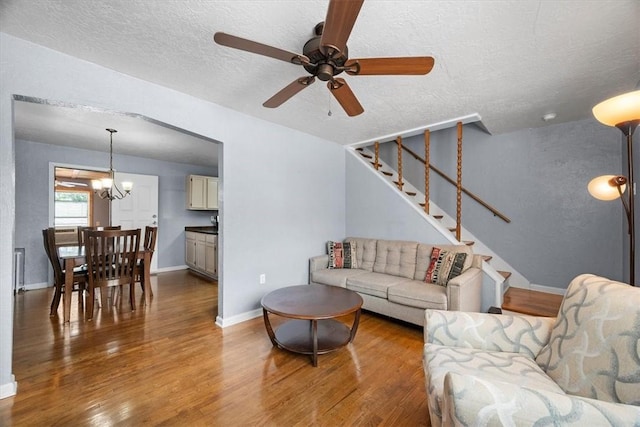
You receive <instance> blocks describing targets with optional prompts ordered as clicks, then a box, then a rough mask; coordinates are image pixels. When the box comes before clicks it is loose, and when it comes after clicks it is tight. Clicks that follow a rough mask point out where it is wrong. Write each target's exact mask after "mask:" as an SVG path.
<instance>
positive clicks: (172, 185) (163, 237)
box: [16, 140, 218, 285]
mask: <svg viewBox="0 0 640 427" xmlns="http://www.w3.org/2000/svg"><path fill="white" fill-rule="evenodd" d="M203 144H211V149H212V150H217V149H218V146H217V145H216V144H213V143H208V142H204V141H203ZM105 155H106V153H100V152H95V151H89V150H79V149H75V148H69V147H60V146H55V145H48V144H42V143H37V142H30V141H20V140H19V141H16V247H24V248H25V252H26V255H25V284H27V285H30V284H40V283H43V282H46V281H47V270H48V261H47V257H46V254H45V253H44V249H43V246H42V233H41V232H40V230H42V229H43V228H46V227H48V226H50V224H49V194H50V191H51V188H49V170H50V168H49V163H50V162H53V163H65V164H73V165H82V166H88V167H100V168H103V167H105V166H106V165H105V163H104V161H105ZM113 160H114V164H115V165H116V167H117V168H118V170H119V171H121V172H129V173H138V174H142V175H157V176H158V208H159V212H158V216H159V221H158V229H159V233H158V241H157V248H158V250H157V252H156V254H157V255H156V256H157V257H158V268H160V269H161V268H167V267H174V266H181V265H184V248H185V245H184V227H185V226H191V225H211V222H210V220H209V219H210V216H211V213H210V212H206V211H190V210H187V209H186V208H185V203H186V201H185V200H186V185H185V177H186V176H187V175H189V174H199V175H210V176H217V173H218V171H217V167H209V168H207V167H203V166H194V165H185V164H181V163H172V162H162V161H158V160H152V159H145V158H140V157H132V156H123V155H118V154H114V155H113Z"/></svg>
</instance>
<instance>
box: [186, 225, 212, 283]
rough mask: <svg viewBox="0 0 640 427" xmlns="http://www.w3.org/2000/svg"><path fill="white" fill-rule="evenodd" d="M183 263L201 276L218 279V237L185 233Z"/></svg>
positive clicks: (207, 234) (192, 232) (191, 232)
mask: <svg viewBox="0 0 640 427" xmlns="http://www.w3.org/2000/svg"><path fill="white" fill-rule="evenodd" d="M185 263H186V264H187V265H188V266H189V268H191V269H192V270H195V271H197V272H199V273H201V274H205V275H207V276H209V277H212V278H214V279H217V278H218V236H216V235H215V234H209V233H198V232H195V231H187V232H186V247H185Z"/></svg>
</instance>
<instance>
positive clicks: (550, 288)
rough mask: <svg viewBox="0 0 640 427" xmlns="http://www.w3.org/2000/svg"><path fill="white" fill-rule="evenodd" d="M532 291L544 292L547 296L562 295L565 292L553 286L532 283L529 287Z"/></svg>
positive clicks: (563, 289)
mask: <svg viewBox="0 0 640 427" xmlns="http://www.w3.org/2000/svg"><path fill="white" fill-rule="evenodd" d="M529 286H530V288H531V290H532V291H539V292H546V293H548V294H556V295H564V294H565V292H566V291H567V290H566V289H565V288H556V287H554V286H545V285H536V284H534V283H532V284H531V285H529Z"/></svg>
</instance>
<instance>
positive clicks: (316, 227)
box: [0, 33, 345, 397]
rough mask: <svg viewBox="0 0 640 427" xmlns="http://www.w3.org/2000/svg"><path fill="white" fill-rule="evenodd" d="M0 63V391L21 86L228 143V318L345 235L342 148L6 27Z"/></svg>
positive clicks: (224, 169) (4, 373) (10, 381)
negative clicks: (15, 99) (15, 110)
mask: <svg viewBox="0 0 640 427" xmlns="http://www.w3.org/2000/svg"><path fill="white" fill-rule="evenodd" d="M0 63H1V64H2V67H0V197H1V198H2V200H3V203H2V204H0V397H2V396H7V395H10V394H12V393H13V392H15V389H16V383H15V381H14V378H13V376H12V375H11V358H12V331H13V297H12V294H13V283H12V260H13V248H14V247H15V243H16V236H15V232H14V230H15V226H16V203H15V201H16V187H15V185H16V180H15V174H16V164H15V151H14V150H15V144H14V141H13V139H14V137H13V134H14V129H13V120H12V96H13V95H14V94H16V95H23V96H32V97H36V98H42V99H48V100H53V101H61V102H67V103H73V104H79V105H86V106H93V107H99V108H103V109H107V110H114V111H120V112H132V113H135V114H140V115H143V116H146V117H149V118H151V119H154V120H158V121H161V122H164V123H168V124H170V125H172V126H175V127H177V128H181V129H185V130H188V131H190V132H193V133H195V134H199V135H202V136H204V137H206V138H209V139H212V140H216V141H221V142H222V143H223V144H222V146H221V167H220V171H219V172H220V173H219V176H220V177H221V186H220V191H221V194H222V204H221V206H220V215H221V218H222V221H221V224H220V226H221V235H220V240H219V245H220V252H221V271H222V274H221V277H220V278H219V281H220V283H221V285H220V286H219V288H218V292H219V295H218V304H219V307H218V322H219V323H220V324H222V325H225V326H226V325H228V324H233V323H235V322H237V321H242V320H244V319H247V318H249V317H251V316H254V315H255V314H256V313H257V314H258V315H259V307H260V299H261V297H262V296H263V295H264V294H265V293H267V292H269V291H270V290H273V289H276V288H280V287H283V286H288V285H292V284H297V283H306V281H307V279H308V260H309V257H311V256H313V255H317V254H318V253H321V252H322V251H324V248H325V243H326V240H327V236H340V235H344V228H345V216H344V215H345V189H344V183H345V161H344V147H342V146H340V145H338V144H335V143H333V142H330V141H327V140H324V139H322V138H317V137H313V136H310V135H307V134H304V133H302V132H299V131H294V130H291V129H288V128H284V127H282V126H278V125H274V124H272V123H268V122H266V121H263V120H258V119H255V118H253V117H249V116H247V115H244V114H241V113H238V112H236V111H232V110H229V109H227V108H224V107H221V106H219V105H215V104H212V103H210V102H206V101H204V100H201V99H198V98H195V97H193V96H189V95H185V94H183V93H180V92H177V91H175V90H171V89H167V88H165V87H162V86H158V85H156V84H153V83H150V82H146V81H143V80H140V79H136V78H133V77H130V76H127V75H124V74H120V73H117V72H115V71H113V70H109V69H106V68H103V67H99V66H97V65H95V64H91V63H89V62H85V61H81V60H79V59H76V58H73V57H71V56H68V55H64V54H61V53H59V52H55V51H53V50H50V49H46V48H43V47H41V46H38V45H35V44H33V43H29V42H26V41H24V40H20V39H17V38H15V37H12V36H9V35H7V34H3V33H0ZM183 188H184V182H180V183H178V180H176V181H175V182H174V183H173V184H172V185H170V195H169V197H168V199H167V203H170V204H171V203H174V204H180V205H183V203H184V200H183V197H182V195H178V194H177V193H178V192H179V191H184V190H183ZM169 219H170V218H169ZM261 273H265V274H266V275H267V283H266V284H264V285H261V284H260V283H259V275H260V274H261ZM43 309H46V307H45V308H43ZM212 322H213V319H212ZM17 380H18V381H19V380H20V378H18V379H17Z"/></svg>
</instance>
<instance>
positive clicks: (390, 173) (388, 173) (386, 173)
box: [380, 171, 393, 176]
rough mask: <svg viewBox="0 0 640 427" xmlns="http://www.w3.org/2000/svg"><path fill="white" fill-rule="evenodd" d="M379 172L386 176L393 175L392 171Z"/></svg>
mask: <svg viewBox="0 0 640 427" xmlns="http://www.w3.org/2000/svg"><path fill="white" fill-rule="evenodd" d="M380 172H382V173H383V174H385V175H387V176H392V175H393V173H392V172H387V171H380Z"/></svg>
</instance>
